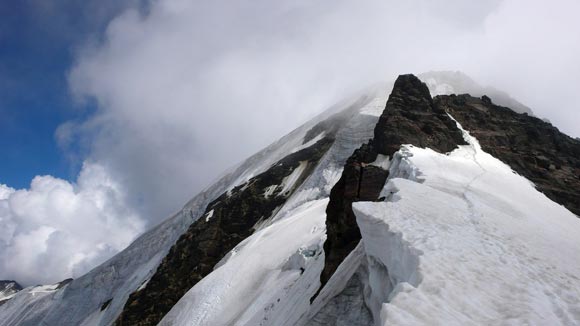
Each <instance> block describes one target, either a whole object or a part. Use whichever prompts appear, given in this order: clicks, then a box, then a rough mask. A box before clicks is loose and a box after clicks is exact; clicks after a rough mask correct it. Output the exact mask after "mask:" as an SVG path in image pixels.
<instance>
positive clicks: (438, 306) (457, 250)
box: [353, 125, 580, 325]
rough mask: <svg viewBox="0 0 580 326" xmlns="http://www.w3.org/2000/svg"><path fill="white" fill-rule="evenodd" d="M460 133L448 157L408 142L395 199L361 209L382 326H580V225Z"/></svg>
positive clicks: (390, 191)
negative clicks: (579, 257) (461, 142)
mask: <svg viewBox="0 0 580 326" xmlns="http://www.w3.org/2000/svg"><path fill="white" fill-rule="evenodd" d="M458 127H459V128H460V129H461V126H460V125H458ZM462 131H463V135H464V137H465V139H466V140H467V142H468V144H469V145H466V146H460V147H459V148H458V149H456V150H455V151H453V152H451V153H449V154H448V155H443V154H439V153H436V152H434V151H432V150H430V149H421V148H417V147H413V146H409V145H404V146H403V147H402V148H401V150H400V151H399V152H397V153H396V154H395V157H394V158H393V164H392V165H391V172H392V174H391V178H390V179H389V180H388V181H387V184H386V185H385V187H384V189H383V193H384V194H385V195H386V197H387V201H386V202H380V203H371V202H357V203H354V204H353V210H354V212H355V214H356V216H357V223H358V225H359V227H360V230H361V234H362V239H363V245H364V248H365V253H366V255H367V261H368V266H369V267H368V268H369V282H368V286H369V289H368V290H366V291H365V293H368V294H366V295H365V301H366V303H367V305H368V306H369V308H370V310H371V312H372V315H373V318H374V321H375V322H374V323H375V325H387V324H388V325H410V324H411V325H432V324H445V325H466V324H467V325H471V324H473V325H481V324H498V323H508V324H534V325H546V324H549V325H571V324H579V323H580V309H579V308H578V307H580V300H579V299H578V297H577V293H579V291H580V279H579V278H578V276H577V275H580V262H578V261H574V262H571V261H570V257H572V256H573V255H574V254H573V252H574V251H575V250H576V248H578V247H579V246H580V240H579V239H578V237H577V235H578V234H579V232H580V221H578V219H577V218H576V217H575V216H574V215H573V214H572V213H571V212H569V211H567V210H566V209H564V208H563V207H562V206H560V205H557V204H555V203H554V202H552V201H550V200H549V199H548V198H547V197H545V196H544V195H543V194H542V193H540V192H538V191H537V190H536V189H534V188H533V186H532V185H531V184H530V183H529V181H528V180H526V179H525V178H523V177H521V176H519V175H517V174H515V173H514V172H513V171H512V170H511V169H510V168H509V167H508V166H507V165H505V164H503V163H502V162H501V161H499V160H497V159H495V158H494V157H492V156H491V155H489V154H487V153H485V152H483V151H482V150H481V147H479V144H478V142H477V140H476V139H475V138H473V137H471V136H470V135H469V133H468V132H467V131H464V130H463V129H462ZM369 290H370V291H369Z"/></svg>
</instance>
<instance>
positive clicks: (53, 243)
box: [0, 163, 144, 285]
mask: <svg viewBox="0 0 580 326" xmlns="http://www.w3.org/2000/svg"><path fill="white" fill-rule="evenodd" d="M123 193H124V191H123V190H122V188H121V187H120V186H119V185H118V184H117V183H116V182H115V181H114V180H111V179H110V178H109V177H108V176H107V174H106V172H105V170H104V169H103V167H101V166H98V165H94V164H89V163H86V164H85V165H84V167H83V170H82V173H81V174H80V175H79V177H78V179H77V183H76V184H71V183H69V182H67V181H65V180H61V179H57V178H54V177H51V176H37V177H35V178H34V179H33V180H32V183H31V185H30V189H27V190H15V189H12V188H10V187H7V186H6V185H1V184H0V224H1V225H2V228H1V229H0V275H1V276H2V278H3V279H15V280H18V282H21V283H22V284H24V285H32V284H39V283H40V284H45V283H52V282H57V281H61V280H63V279H65V278H69V277H78V276H80V275H82V274H84V273H85V272H87V271H88V270H89V269H90V268H92V267H94V266H95V265H97V264H100V263H102V262H103V261H105V260H106V259H108V258H110V257H111V256H112V255H114V254H115V253H116V252H118V251H119V250H121V249H123V248H124V247H126V246H127V245H128V244H129V243H130V241H132V240H133V239H134V238H135V237H136V235H138V234H139V233H140V232H142V231H143V228H144V223H143V221H142V220H141V219H140V218H139V217H138V215H136V213H135V212H134V211H133V209H131V208H130V207H127V206H126V205H125V198H124V195H123Z"/></svg>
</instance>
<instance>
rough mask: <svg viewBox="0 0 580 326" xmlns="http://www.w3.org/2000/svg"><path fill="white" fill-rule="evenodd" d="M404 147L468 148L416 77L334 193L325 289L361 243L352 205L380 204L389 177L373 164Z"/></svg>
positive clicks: (403, 86) (397, 93) (404, 82)
mask: <svg viewBox="0 0 580 326" xmlns="http://www.w3.org/2000/svg"><path fill="white" fill-rule="evenodd" d="M402 144H412V145H415V146H419V147H429V148H432V149H434V150H436V151H439V152H442V153H444V152H449V151H451V150H453V149H455V148H456V147H457V146H458V145H461V144H465V140H464V139H463V136H462V134H461V132H460V131H459V130H458V129H457V126H456V124H455V122H454V121H453V120H452V119H451V118H449V116H448V115H447V113H446V112H445V111H444V110H442V109H440V108H438V107H437V106H435V104H434V102H433V100H432V98H431V95H430V94H429V89H428V88H427V86H426V85H425V84H424V83H423V82H421V81H420V80H419V79H418V78H417V77H415V76H413V75H402V76H399V77H398V78H397V81H396V82H395V85H394V87H393V91H392V93H391V95H390V96H389V99H388V101H387V104H386V107H385V110H384V111H383V114H382V115H381V117H380V119H379V121H378V123H377V125H376V126H375V130H374V139H373V140H370V141H369V142H368V143H367V144H364V145H362V146H361V147H360V148H359V149H357V150H356V151H355V152H354V153H353V154H352V156H351V157H350V158H349V159H348V160H347V162H346V165H345V167H344V171H343V173H342V176H341V178H340V180H339V181H338V182H337V183H336V184H335V185H334V187H333V188H332V190H331V193H330V201H329V203H328V207H327V209H326V234H327V239H326V241H325V243H324V253H325V263H324V269H323V271H322V273H321V276H320V279H321V283H322V285H321V287H320V289H322V287H323V286H324V285H325V284H326V282H327V281H328V280H329V279H330V277H331V276H332V274H333V273H334V272H335V271H336V269H337V268H338V265H340V263H341V262H342V261H343V260H344V258H345V257H346V256H347V255H348V254H349V253H350V252H351V251H352V250H353V249H354V248H355V247H356V245H357V244H358V243H359V241H360V239H361V235H360V231H359V229H358V225H357V223H356V217H355V215H354V213H353V211H352V203H353V202H355V201H376V200H378V199H379V198H378V197H379V194H380V192H381V189H382V188H383V186H384V183H385V181H386V179H387V177H388V171H385V170H383V169H381V168H380V167H377V166H373V165H369V164H370V163H372V162H373V161H375V160H376V159H377V156H378V154H382V155H388V156H389V157H392V155H393V154H394V153H395V152H396V151H398V150H399V148H400V146H401V145H402ZM312 299H314V298H312Z"/></svg>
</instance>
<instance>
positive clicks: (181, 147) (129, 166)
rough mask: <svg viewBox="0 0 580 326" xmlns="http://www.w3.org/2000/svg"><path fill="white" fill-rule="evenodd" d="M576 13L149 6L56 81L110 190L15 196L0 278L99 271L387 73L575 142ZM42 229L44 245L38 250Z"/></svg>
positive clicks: (473, 7)
mask: <svg viewBox="0 0 580 326" xmlns="http://www.w3.org/2000/svg"><path fill="white" fill-rule="evenodd" d="M578 12H580V2H578V1H576V0H555V1H552V2H550V3H549V4H548V3H547V2H545V1H535V0H531V1H528V0H525V1H524V0H503V1H501V0H488V1H462V0H445V1H437V2H434V1H428V0H411V1H383V0H366V1H347V0H338V1H330V0H326V1H310V0H297V1H285V2H280V1H270V0H240V1H229V2H225V1H210V2H207V1H193V0H158V1H153V2H151V5H150V7H148V8H147V9H146V10H126V11H125V12H124V13H122V14H121V15H119V16H118V17H117V18H115V19H114V20H113V21H112V22H111V23H110V24H109V26H108V29H107V31H106V33H105V35H104V36H103V38H102V42H99V43H96V44H95V43H93V44H90V45H89V46H86V47H85V48H84V49H83V50H82V51H81V52H80V53H79V55H78V56H77V61H76V63H75V65H74V66H73V67H72V68H71V70H70V73H69V80H70V86H71V91H72V93H73V94H74V96H75V97H77V98H79V99H80V100H84V99H91V100H95V101H96V103H97V109H96V111H95V112H94V114H93V115H91V117H90V118H89V119H87V120H85V121H71V122H68V123H66V124H64V125H63V126H61V127H60V128H59V130H58V132H57V138H58V139H59V141H60V142H61V144H62V145H63V147H64V148H65V150H66V148H68V147H67V146H68V145H71V148H78V145H82V146H81V147H83V148H84V149H85V150H86V152H87V153H88V155H87V157H86V158H84V159H87V160H89V161H91V162H96V164H98V166H101V167H106V168H102V169H101V173H102V174H101V176H100V178H102V179H103V180H108V181H107V182H105V184H112V183H108V182H111V180H114V185H115V186H111V187H110V188H111V189H114V190H111V192H107V191H102V190H98V191H97V189H101V188H99V187H96V188H94V187H91V186H82V184H83V182H81V179H82V176H83V175H85V170H86V169H90V167H91V166H92V165H90V164H88V165H85V168H84V169H83V172H81V177H80V178H79V180H78V181H77V185H76V186H72V185H68V186H66V183H62V181H59V180H55V179H47V180H52V182H51V183H55V184H61V188H62V189H63V190H60V191H61V192H63V193H65V194H68V197H66V198H69V199H66V200H63V199H62V198H61V197H58V196H54V197H51V196H49V195H48V194H49V193H51V192H47V191H40V190H35V187H36V185H35V184H33V188H32V189H31V190H30V191H28V192H15V193H12V194H11V195H10V198H11V199H9V201H12V200H13V199H12V198H18V197H19V196H17V194H19V193H22V194H26V196H25V195H20V196H22V200H21V206H23V207H28V210H26V211H24V210H23V211H18V210H15V211H13V210H12V209H9V210H8V211H9V212H10V213H9V214H8V216H19V218H20V219H21V222H19V223H21V224H24V226H20V227H19V228H17V231H15V232H16V233H14V234H15V235H16V236H18V235H20V236H21V238H19V239H21V240H20V241H21V244H19V245H18V246H17V245H15V244H13V245H10V246H5V247H3V248H8V249H10V251H9V250H8V249H2V253H1V255H2V256H7V257H10V256H14V257H16V256H18V257H20V258H19V261H21V263H19V264H16V263H12V262H11V261H7V260H3V261H2V262H1V263H0V264H2V265H3V266H2V267H0V278H16V279H17V280H22V279H23V278H24V277H25V275H26V278H27V279H30V280H32V279H38V280H39V281H40V280H43V279H45V278H44V275H43V274H44V273H43V272H41V271H40V270H39V267H40V266H43V264H44V265H45V266H47V267H46V268H45V269H43V271H44V270H50V274H51V275H57V274H58V275H60V273H62V274H63V275H62V277H60V278H64V277H67V276H69V275H68V274H71V273H72V274H74V272H73V270H75V268H77V269H78V270H83V268H80V267H79V266H89V265H91V264H96V263H97V262H98V261H99V260H100V259H99V258H91V257H105V256H107V255H110V253H112V252H114V251H115V250H119V249H120V248H121V247H123V245H124V244H126V243H127V242H128V241H129V240H128V239H130V238H132V237H133V236H134V234H135V233H136V232H138V231H139V230H140V224H139V223H138V221H139V218H138V217H137V216H140V217H141V219H142V220H144V221H146V223H147V226H150V225H152V224H156V223H158V222H159V221H160V220H162V219H164V218H165V217H167V216H168V215H169V214H170V213H171V212H173V211H176V210H177V209H179V208H180V207H181V205H182V204H183V203H185V202H186V201H187V200H188V199H190V198H191V197H192V196H193V195H194V194H195V193H197V192H198V191H199V190H200V189H201V188H202V187H203V186H205V185H207V184H208V183H209V182H210V181H211V180H213V179H214V178H215V177H216V175H217V174H219V173H220V172H221V171H223V170H224V169H225V168H227V167H229V166H231V165H233V164H235V163H236V162H238V161H240V160H241V159H243V158H244V157H246V156H247V155H250V154H252V153H253V152H255V151H256V150H258V149H259V148H261V147H263V146H264V145H267V144H268V143H270V142H272V141H273V140H275V139H276V138H277V137H279V136H281V135H283V134H285V133H286V132H288V131H289V130H291V129H293V128H294V127H296V126H297V125H298V124H299V123H300V122H302V121H304V120H306V119H308V118H309V117H311V116H313V115H315V114H316V113H318V112H319V111H321V110H322V109H324V108H325V107H326V106H328V105H331V104H333V103H334V102H336V101H337V100H339V99H340V98H342V97H343V96H344V95H345V94H347V93H350V92H353V91H356V90H357V89H359V88H362V87H365V86H366V85H368V84H372V83H374V82H376V81H379V80H384V79H391V78H395V77H396V75H397V74H399V73H408V72H414V73H420V72H424V71H428V70H462V71H464V72H466V73H467V74H468V75H470V76H472V77H473V78H474V79H475V80H477V81H478V82H480V83H481V84H488V85H491V86H495V87H496V88H498V89H501V90H503V91H506V92H507V93H509V94H510V95H512V96H513V97H515V98H516V99H518V100H519V101H521V102H522V103H524V104H526V105H528V106H529V107H531V108H532V109H533V110H534V112H535V113H537V114H538V115H539V116H542V117H547V118H549V119H550V120H551V121H552V122H554V124H556V125H557V126H558V127H560V128H561V129H562V130H564V131H566V132H567V133H569V134H572V135H574V136H579V135H580V129H578V126H579V125H580V114H578V109H579V106H580V104H579V99H578V94H577V88H578V85H580V61H578V59H577V58H578V57H580V36H579V33H580V20H578V19H576V17H575V16H576V15H577V13H578ZM44 178H47V177H41V178H40V180H44ZM98 178H99V177H97V178H95V179H93V180H94V182H95V184H101V183H100V182H102V181H99V180H98ZM35 180H36V179H35ZM38 182H39V183H41V182H40V181H38ZM38 187H40V186H38ZM105 188H107V187H106V186H105ZM59 189H60V188H59ZM5 191H6V190H5ZM94 191H96V193H97V194H100V195H96V196H94V197H93V196H91V195H90V194H94ZM84 193H86V194H87V195H86V196H85V195H82V194H84ZM35 194H37V195H35ZM37 196H38V197H39V198H42V200H39V199H35V198H36V197H37ZM101 196H103V198H107V201H106V204H104V205H101V204H99V203H102V201H101V202H99V201H98V200H97V199H99V198H101ZM95 200H97V201H95ZM99 200H101V199H99ZM68 201H72V202H75V201H76V203H77V204H76V205H75V206H74V207H75V208H74V209H72V208H71V207H73V206H70V205H69V204H68ZM3 202H6V201H3ZM109 205H112V206H113V207H108V206H109ZM53 206H54V207H61V206H62V207H63V208H65V209H64V210H63V211H65V212H69V211H73V212H74V211H78V214H77V213H75V214H74V216H75V217H76V218H77V219H78V222H79V223H80V224H84V222H82V221H86V223H87V224H90V223H95V221H101V222H103V223H101V224H98V223H97V224H98V225H97V226H95V227H94V228H95V229H96V230H100V231H101V232H102V233H100V234H99V232H96V231H95V232H94V233H93V234H91V236H88V237H87V239H86V241H85V240H84V239H85V235H86V233H83V232H84V231H86V229H83V228H81V227H76V226H75V224H74V223H73V224H71V223H70V219H68V218H67V217H66V216H68V217H70V216H72V215H71V214H68V213H66V214H64V215H63V216H62V217H54V215H49V214H47V213H40V212H44V211H49V209H48V208H50V207H53ZM15 207H16V206H15ZM99 207H100V208H99ZM50 210H54V208H50ZM84 210H87V211H88V212H89V213H84ZM14 212H20V213H19V215H15V213H14ZM11 218H12V219H14V218H13V217H11ZM51 218H54V222H47V221H46V220H47V219H49V220H50V219H51ZM81 222H82V223H81ZM17 224H18V223H17ZM117 224H118V227H111V225H117ZM123 228H127V230H124V229H123ZM110 229H111V230H113V231H114V232H113V233H110V234H108V232H109V230H110ZM48 230H54V232H56V233H54V234H55V236H54V237H52V238H47V239H46V240H43V239H45V238H46V235H45V234H46V233H48V232H49V231H48ZM33 231H34V232H36V234H39V235H38V236H35V235H34V233H32V232H33ZM4 232H6V231H4ZM10 232H12V231H10ZM10 232H9V233H10ZM59 232H61V233H59ZM77 232H78V235H76V233H77ZM10 234H12V233H10ZM59 234H65V235H66V236H60V237H59V236H57V235H59ZM104 234H106V237H107V240H106V241H101V240H100V239H101V238H102V237H103V236H104ZM15 235H12V238H13V239H16V236H15ZM25 237H28V238H33V240H25ZM43 237H44V238H43ZM67 237H68V238H67ZM117 237H118V239H119V241H117V239H116V238H117ZM8 238H10V237H8ZM39 239H40V240H39ZM66 239H70V240H66ZM75 239H76V240H75ZM66 241H69V243H67V242H66ZM27 242H30V244H26V243H27ZM98 245H102V246H103V248H104V249H94V248H96V247H97V246H98ZM20 246H22V247H20ZM25 246H28V247H30V248H25ZM56 247H59V250H53V251H50V250H49V251H47V250H45V248H56ZM78 252H80V254H79V255H80V256H79V257H80V258H75V257H77V256H76V254H77V253H78ZM13 260H14V261H16V259H13ZM28 266H32V267H35V268H28ZM75 266H77V267H75ZM87 268H88V267H87ZM84 269H86V268H84ZM8 271H10V273H8ZM35 273H36V274H35ZM67 273H68V274H67ZM65 274H66V275H65Z"/></svg>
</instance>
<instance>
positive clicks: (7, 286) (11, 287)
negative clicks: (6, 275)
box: [0, 281, 22, 305]
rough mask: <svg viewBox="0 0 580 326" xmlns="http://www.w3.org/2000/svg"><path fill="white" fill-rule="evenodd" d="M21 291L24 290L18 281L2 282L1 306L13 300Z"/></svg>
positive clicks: (0, 291)
mask: <svg viewBox="0 0 580 326" xmlns="http://www.w3.org/2000/svg"><path fill="white" fill-rule="evenodd" d="M20 290H22V286H21V285H20V284H18V282H16V281H0V305H1V304H2V303H3V302H5V301H6V300H9V299H11V298H12V297H13V296H14V295H15V294H16V292H18V291H20Z"/></svg>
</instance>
